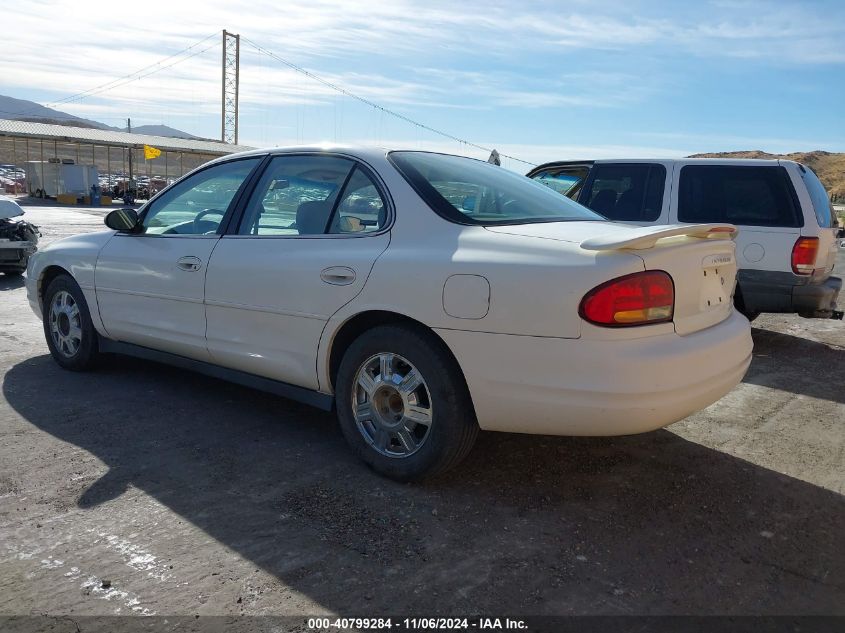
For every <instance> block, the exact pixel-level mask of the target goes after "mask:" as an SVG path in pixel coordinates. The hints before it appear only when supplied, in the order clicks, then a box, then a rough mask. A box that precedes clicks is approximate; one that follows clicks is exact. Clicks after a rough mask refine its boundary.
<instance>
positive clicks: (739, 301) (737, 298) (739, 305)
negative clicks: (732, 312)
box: [734, 288, 760, 321]
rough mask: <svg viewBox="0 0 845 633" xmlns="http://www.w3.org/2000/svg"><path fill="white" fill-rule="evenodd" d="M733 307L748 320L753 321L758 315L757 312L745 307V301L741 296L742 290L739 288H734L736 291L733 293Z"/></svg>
mask: <svg viewBox="0 0 845 633" xmlns="http://www.w3.org/2000/svg"><path fill="white" fill-rule="evenodd" d="M734 307H735V308H736V309H737V311H738V312H739V313H740V314H741V315H742V316H744V317H745V318H746V319H748V320H749V321H753V320H754V319H756V318H757V317H758V316H760V313H759V312H754V311H753V310H749V309H747V308H746V307H745V301H744V300H743V298H742V292H741V291H740V289H739V288H737V289H736V293H735V294H734Z"/></svg>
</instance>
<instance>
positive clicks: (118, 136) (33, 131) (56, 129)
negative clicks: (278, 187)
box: [0, 119, 254, 156]
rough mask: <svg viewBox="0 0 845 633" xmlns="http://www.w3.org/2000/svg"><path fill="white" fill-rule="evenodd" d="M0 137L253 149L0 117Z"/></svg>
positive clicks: (196, 149)
mask: <svg viewBox="0 0 845 633" xmlns="http://www.w3.org/2000/svg"><path fill="white" fill-rule="evenodd" d="M0 137H8V138H21V139H27V138H28V139H34V140H42V141H56V142H61V143H84V144H86V145H91V144H93V145H103V146H112V147H127V146H128V147H132V148H141V147H143V146H144V145H151V146H153V147H156V148H158V149H160V150H163V151H168V152H185V153H197V154H214V155H218V156H223V155H225V154H232V153H235V152H242V151H244V150H249V149H254V148H252V147H249V146H247V145H231V144H229V143H223V142H221V141H206V140H200V139H183V138H172V137H169V136H154V135H151V134H135V133H130V132H117V131H113V130H99V129H95V128H86V127H70V126H66V125H54V124H50V123H33V122H30V121H13V120H10V119H0Z"/></svg>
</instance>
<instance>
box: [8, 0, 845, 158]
mask: <svg viewBox="0 0 845 633" xmlns="http://www.w3.org/2000/svg"><path fill="white" fill-rule="evenodd" d="M0 9H2V15H4V29H3V31H4V32H3V38H2V40H0V94H5V95H9V96H12V97H17V98H21V99H30V100H33V101H37V102H39V103H42V104H44V105H50V106H52V107H56V108H57V109H60V110H63V111H65V112H69V113H72V114H75V115H78V116H82V117H86V118H91V119H95V120H99V121H102V122H104V123H107V124H109V125H124V124H125V119H126V118H127V117H131V118H132V123H133V126H137V125H143V124H159V123H163V124H166V125H170V126H172V127H175V128H178V129H182V130H185V131H187V132H190V133H192V134H196V135H199V136H204V137H209V138H219V137H220V108H221V103H220V101H221V68H220V67H221V43H220V40H221V31H222V29H224V28H225V29H227V30H228V31H229V32H233V33H239V34H240V35H241V36H242V40H241V58H240V76H241V87H240V121H239V125H240V127H239V142H240V143H241V144H246V145H252V146H270V145H274V146H275V145H292V144H303V143H308V144H310V143H319V142H339V143H368V144H379V145H385V146H393V147H414V148H430V149H435V150H438V151H447V152H453V153H464V154H468V155H473V156H479V157H484V158H486V153H485V152H484V151H482V150H478V149H475V148H473V147H470V146H466V145H463V144H460V143H457V142H455V141H452V140H449V139H446V138H444V137H441V136H438V135H436V134H434V133H432V132H429V131H426V130H424V129H421V128H419V127H416V126H413V125H411V124H409V123H407V122H405V121H403V120H400V119H398V118H395V117H393V116H391V115H389V114H387V113H385V112H383V111H380V110H376V109H374V108H372V107H370V106H367V105H365V104H362V103H360V102H357V101H355V100H354V99H352V98H350V97H348V96H344V95H343V94H341V93H338V92H336V91H334V90H332V89H330V88H328V87H326V86H325V85H323V84H320V83H318V82H316V81H314V80H313V79H311V78H309V77H307V76H305V75H303V74H301V73H298V72H296V71H294V70H292V69H291V68H289V67H287V66H285V65H284V64H283V63H281V62H280V61H278V60H277V59H274V58H273V57H270V56H269V55H267V54H266V53H262V52H260V51H259V50H258V48H259V47H260V48H261V49H263V50H265V51H271V52H272V53H273V54H274V55H275V56H276V57H278V58H282V59H284V60H286V61H289V62H291V63H293V64H296V65H298V66H300V67H302V68H305V69H307V70H308V71H310V72H312V73H314V74H316V75H318V76H320V77H322V78H323V79H325V80H326V81H328V82H331V83H333V84H335V85H337V86H340V87H343V88H344V89H345V90H348V91H350V92H352V93H354V94H356V95H359V96H361V97H363V98H365V99H368V100H370V101H372V102H375V103H378V104H379V105H381V106H383V107H384V108H387V109H389V110H391V111H394V112H396V113H399V114H401V115H402V116H403V117H407V118H410V119H413V120H415V121H418V122H420V123H423V124H425V125H427V126H429V127H431V128H435V129H438V130H442V131H444V132H446V133H448V134H450V135H452V136H456V137H459V138H462V139H465V140H468V141H470V142H472V143H476V144H479V145H481V146H483V147H485V148H491V147H495V148H497V149H498V150H499V151H500V152H502V153H505V154H507V155H510V156H514V157H517V158H520V159H522V160H525V161H527V162H529V163H534V164H536V163H540V162H545V161H549V160H558V159H575V158H598V157H617V158H618V157H657V156H664V157H672V156H684V155H688V154H690V153H695V152H704V151H729V150H742V149H762V150H765V151H770V152H792V151H809V150H815V149H823V150H828V151H845V2H842V1H841V0H830V1H812V2H811V1H795V2H787V1H771V0H768V1H764V0H709V1H702V2H685V1H658V0H651V1H638V0H625V1H616V0H608V1H600V0H593V1H582V0H567V1H566V2H564V1H558V2H550V1H545V0H541V1H532V0H523V1H522V2H496V1H495V0H484V1H476V0H462V1H461V2H455V1H454V0H451V1H446V2H441V1H440V0H428V1H422V0H417V1H406V0H394V1H389V2H388V1H372V0H370V1H368V2H363V1H351V0H308V1H306V2H301V1H298V0H285V1H282V2H280V1H279V0H270V1H268V0H251V1H250V2H249V3H238V2H231V1H229V2H218V1H217V0H204V1H203V2H194V1H185V0H182V1H179V2H173V1H172V0H171V1H169V2H164V1H161V0H146V1H145V2H143V3H138V2H133V3H124V2H119V1H118V2H115V1H110V2H101V1H99V0H86V1H85V2H84V3H81V2H79V1H78V0H76V1H74V2H65V1H62V0H51V1H39V0H0ZM204 38H208V39H204ZM198 42H199V43H198ZM197 43H198V44H197ZM194 44H196V45H195V46H193V48H191V49H189V50H188V51H186V52H184V53H181V54H178V55H175V56H174V57H170V56H173V55H174V54H176V53H179V51H182V50H184V49H186V48H187V47H189V46H192V45H194ZM168 57H170V59H167V60H166V61H162V60H165V58H168ZM151 65H153V66H152V67H151V68H149V69H148V70H147V71H145V72H144V73H141V74H142V75H145V76H143V77H141V78H137V79H134V80H133V81H130V82H128V83H124V84H123V85H118V86H116V87H114V88H112V89H109V90H103V91H101V92H98V93H96V94H93V95H87V96H85V97H84V98H78V99H74V100H71V101H64V100H66V99H67V98H68V97H71V96H72V95H76V94H78V93H80V92H83V91H86V90H90V89H92V88H95V87H97V86H101V85H103V84H106V83H107V82H110V81H112V80H116V79H119V78H121V77H124V76H126V75H130V74H131V73H133V72H135V71H138V70H139V69H142V68H145V67H147V66H151ZM151 71H155V72H151ZM136 77H137V76H136ZM57 102H59V103H57ZM505 164H506V166H508V167H511V168H513V169H516V170H518V171H519V170H523V171H524V170H525V169H527V165H525V164H524V163H517V162H515V161H506V163H505Z"/></svg>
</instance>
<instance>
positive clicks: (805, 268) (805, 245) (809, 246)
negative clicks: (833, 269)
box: [792, 237, 819, 275]
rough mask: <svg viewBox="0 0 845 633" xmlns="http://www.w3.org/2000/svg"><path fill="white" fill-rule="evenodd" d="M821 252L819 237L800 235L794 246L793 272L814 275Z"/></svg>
mask: <svg viewBox="0 0 845 633" xmlns="http://www.w3.org/2000/svg"><path fill="white" fill-rule="evenodd" d="M818 252H819V238H817V237H799V238H798V241H796V242H795V246H793V247H792V272H794V273H795V274H796V275H812V274H813V270H814V269H815V267H816V255H817V254H818Z"/></svg>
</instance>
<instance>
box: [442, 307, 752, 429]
mask: <svg viewBox="0 0 845 633" xmlns="http://www.w3.org/2000/svg"><path fill="white" fill-rule="evenodd" d="M438 334H440V336H442V337H443V339H444V340H445V341H446V343H447V345H449V347H450V348H451V349H452V351H453V352H454V354H455V356H456V358H458V360H459V362H460V364H461V368H462V369H463V371H464V375H465V377H466V380H467V385H468V386H469V390H470V394H471V396H472V399H473V403H474V405H475V411H476V415H477V417H478V423H479V425H480V426H481V428H482V429H486V430H493V431H508V432H515V433H540V434H547V435H628V434H632V433H643V432H646V431H652V430H654V429H658V428H661V427H664V426H666V425H668V424H672V423H673V422H677V421H678V420H681V419H683V418H685V417H686V416H688V415H690V414H691V413H693V412H695V411H698V410H700V409H703V408H704V407H706V406H708V405H710V404H712V403H713V402H715V401H716V400H718V399H719V398H721V397H722V396H724V395H725V394H726V393H728V392H729V391H730V390H731V389H733V388H734V387H735V386H736V385H737V384H738V383H739V382H740V381H741V380H742V377H743V376H744V375H745V372H746V371H747V369H748V365H749V364H750V362H751V349H752V346H753V344H752V341H751V329H750V327H749V324H748V321H747V320H746V319H745V318H744V317H743V316H742V315H740V314H739V313H737V312H736V311H734V312H732V313H731V316H730V317H728V318H727V319H726V320H724V321H722V322H721V323H719V324H718V325H715V326H713V327H710V328H707V329H705V330H701V331H699V332H695V333H693V334H689V335H687V336H679V335H677V334H675V333H670V334H662V335H658V336H651V337H647V338H637V339H627V340H588V339H553V338H543V337H531V336H510V335H504V334H489V333H481V332H462V331H454V330H438Z"/></svg>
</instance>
